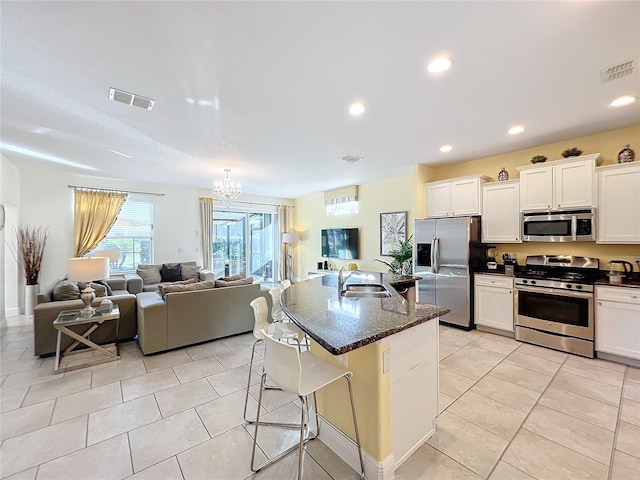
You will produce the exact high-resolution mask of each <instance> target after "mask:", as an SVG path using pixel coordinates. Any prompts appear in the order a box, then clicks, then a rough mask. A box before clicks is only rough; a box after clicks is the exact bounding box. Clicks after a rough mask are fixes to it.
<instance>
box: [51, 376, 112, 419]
mask: <svg viewBox="0 0 640 480" xmlns="http://www.w3.org/2000/svg"><path fill="white" fill-rule="evenodd" d="M119 403H122V392H121V391H120V383H119V382H116V383H110V384H108V385H104V386H102V387H98V388H92V389H90V390H85V391H83V392H78V393H74V394H71V395H67V396H64V397H60V398H58V400H57V402H56V408H55V410H54V411H53V417H52V418H51V424H54V423H60V422H64V421H65V420H68V419H70V418H74V417H79V416H80V415H86V414H88V413H93V412H96V411H98V410H102V409H104V408H108V407H113V406H114V405H117V404H119Z"/></svg>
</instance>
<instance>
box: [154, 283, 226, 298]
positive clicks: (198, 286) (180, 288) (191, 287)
mask: <svg viewBox="0 0 640 480" xmlns="http://www.w3.org/2000/svg"><path fill="white" fill-rule="evenodd" d="M215 286H216V285H215V283H214V282H210V281H209V282H194V283H189V284H178V285H176V284H171V285H166V286H165V287H164V288H163V289H162V290H163V291H164V294H165V295H166V294H167V293H175V292H192V291H195V290H210V289H212V288H214V287H215Z"/></svg>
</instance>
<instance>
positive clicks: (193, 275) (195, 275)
mask: <svg viewBox="0 0 640 480" xmlns="http://www.w3.org/2000/svg"><path fill="white" fill-rule="evenodd" d="M200 270H202V267H200V266H199V265H181V270H180V275H181V277H182V280H192V279H193V280H198V279H199V278H200V277H199V273H200Z"/></svg>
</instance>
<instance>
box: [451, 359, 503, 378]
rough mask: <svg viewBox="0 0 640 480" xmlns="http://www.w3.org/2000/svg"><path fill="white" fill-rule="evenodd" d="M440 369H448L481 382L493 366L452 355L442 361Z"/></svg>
mask: <svg viewBox="0 0 640 480" xmlns="http://www.w3.org/2000/svg"><path fill="white" fill-rule="evenodd" d="M440 368H444V369H447V370H449V371H451V372H454V373H457V374H458V375H462V376H463V377H467V378H470V379H471V380H479V379H481V378H482V377H484V376H485V375H486V374H487V372H489V370H491V368H492V367H491V365H486V364H484V363H480V362H478V361H474V360H467V359H466V358H463V357H461V356H458V355H450V356H448V357H447V358H445V359H444V360H441V361H440Z"/></svg>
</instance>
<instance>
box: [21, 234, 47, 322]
mask: <svg viewBox="0 0 640 480" xmlns="http://www.w3.org/2000/svg"><path fill="white" fill-rule="evenodd" d="M48 235H49V232H48V231H47V229H46V228H42V227H30V226H29V225H27V226H25V227H19V228H18V230H17V231H16V244H17V246H16V260H17V262H18V264H19V265H20V266H21V267H22V269H23V271H24V276H25V283H26V288H25V296H24V310H25V314H26V315H31V314H33V307H35V304H36V298H37V296H38V280H39V278H40V270H41V268H42V255H43V254H44V247H45V245H46V244H47V237H48Z"/></svg>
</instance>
